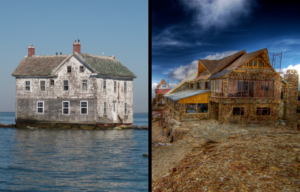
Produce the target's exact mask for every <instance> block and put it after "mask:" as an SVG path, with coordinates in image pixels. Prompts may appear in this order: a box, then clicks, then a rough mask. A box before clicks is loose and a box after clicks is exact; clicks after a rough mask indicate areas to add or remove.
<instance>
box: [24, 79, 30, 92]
mask: <svg viewBox="0 0 300 192" xmlns="http://www.w3.org/2000/svg"><path fill="white" fill-rule="evenodd" d="M25 90H26V91H30V81H25Z"/></svg>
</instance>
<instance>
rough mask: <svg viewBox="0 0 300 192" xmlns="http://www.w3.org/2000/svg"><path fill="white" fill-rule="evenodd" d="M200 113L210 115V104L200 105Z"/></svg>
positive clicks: (198, 107)
mask: <svg viewBox="0 0 300 192" xmlns="http://www.w3.org/2000/svg"><path fill="white" fill-rule="evenodd" d="M197 111H198V113H208V103H198V106H197Z"/></svg>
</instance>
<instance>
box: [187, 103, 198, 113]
mask: <svg viewBox="0 0 300 192" xmlns="http://www.w3.org/2000/svg"><path fill="white" fill-rule="evenodd" d="M186 113H197V104H186Z"/></svg>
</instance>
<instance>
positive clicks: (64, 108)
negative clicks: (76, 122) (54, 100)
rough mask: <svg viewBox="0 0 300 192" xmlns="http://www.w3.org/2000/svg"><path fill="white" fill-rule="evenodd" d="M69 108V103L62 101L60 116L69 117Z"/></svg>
mask: <svg viewBox="0 0 300 192" xmlns="http://www.w3.org/2000/svg"><path fill="white" fill-rule="evenodd" d="M69 106H70V102H69V101H63V102H62V114H64V115H69Z"/></svg>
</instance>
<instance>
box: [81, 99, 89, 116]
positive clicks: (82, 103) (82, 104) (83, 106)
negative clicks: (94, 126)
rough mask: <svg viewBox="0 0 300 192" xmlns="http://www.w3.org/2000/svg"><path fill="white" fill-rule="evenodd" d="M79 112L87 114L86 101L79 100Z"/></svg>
mask: <svg viewBox="0 0 300 192" xmlns="http://www.w3.org/2000/svg"><path fill="white" fill-rule="evenodd" d="M80 114H88V102H87V101H80Z"/></svg>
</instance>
